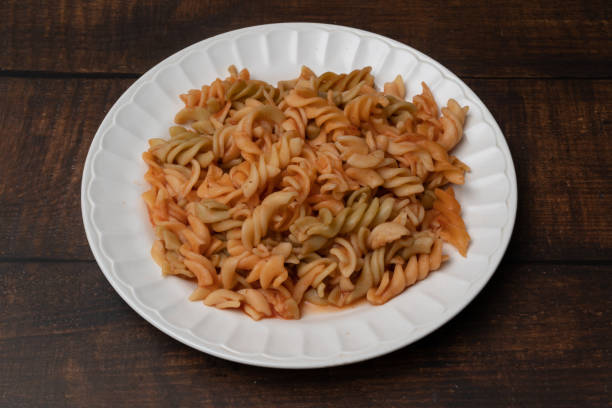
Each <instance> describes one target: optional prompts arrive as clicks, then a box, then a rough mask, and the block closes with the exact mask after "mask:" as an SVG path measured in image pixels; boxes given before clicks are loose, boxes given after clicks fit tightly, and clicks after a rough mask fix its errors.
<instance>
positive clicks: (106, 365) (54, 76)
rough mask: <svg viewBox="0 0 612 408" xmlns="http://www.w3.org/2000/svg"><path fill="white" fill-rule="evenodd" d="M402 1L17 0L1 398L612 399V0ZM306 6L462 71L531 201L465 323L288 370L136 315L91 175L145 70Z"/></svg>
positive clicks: (3, 238)
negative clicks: (357, 355)
mask: <svg viewBox="0 0 612 408" xmlns="http://www.w3.org/2000/svg"><path fill="white" fill-rule="evenodd" d="M398 3H399V4H393V3H392V2H387V3H378V2H362V1H355V2H351V4H350V6H349V5H347V3H346V2H342V1H335V0H328V1H326V2H315V1H302V2H297V1H285V2H281V1H261V2H237V1H226V2H222V1H212V2H200V1H182V2H133V3H129V4H128V2H120V1H108V2H102V1H95V2H84V1H74V2H47V4H41V2H33V1H21V2H15V1H8V2H2V3H0V15H2V16H3V23H2V24H1V25H0V96H1V97H0V406H1V407H5V406H6V407H13V406H25V407H30V406H45V407H46V406H79V407H80V406H159V407H169V406H189V405H199V406H219V407H221V406H237V407H252V406H253V407H258V406H296V407H322V406H329V407H344V406H346V407H370V406H385V407H400V406H449V407H451V406H452V407H474V406H504V407H505V406H508V407H523V406H525V407H538V406H539V407H548V406H555V407H557V406H563V407H575V406H582V407H587V406H612V386H610V385H609V384H612V341H611V340H610V339H611V338H612V319H611V318H610V312H611V311H612V295H611V291H612V287H611V281H612V275H611V274H612V217H611V215H610V214H611V213H612V204H611V202H612V177H611V174H612V147H611V145H612V109H611V108H610V102H611V101H612V75H611V74H612V27H611V22H610V18H611V13H612V6H610V4H609V2H604V1H593V2H586V1H584V2H568V3H567V4H565V5H559V4H557V3H553V2H510V1H504V2H500V3H496V4H495V5H493V3H492V2H485V1H472V2H457V1H450V2H431V1H430V2H398ZM383 4H386V5H383ZM296 20H302V21H313V22H328V23H335V24H342V25H348V26H353V27H357V28H362V29H366V30H370V31H374V32H377V33H380V34H382V35H386V36H389V37H391V38H394V39H396V40H399V41H402V42H404V43H406V44H409V45H411V46H413V47H415V48H417V49H419V50H421V51H423V52H425V53H427V54H429V55H430V56H432V57H433V58H435V59H437V60H438V61H440V62H441V63H442V64H444V65H446V66H447V67H448V68H449V69H451V70H452V71H453V72H455V73H457V74H458V75H459V76H461V77H462V78H463V79H464V80H465V81H466V83H467V84H468V85H469V86H470V87H472V89H473V90H474V91H475V92H476V93H477V94H478V95H479V96H480V98H481V99H482V100H483V102H484V103H485V104H486V105H487V106H488V107H489V109H490V110H491V112H492V113H493V115H494V117H495V118H496V119H497V121H498V123H499V124H500V127H501V128H502V130H503V132H504V134H505V136H506V139H507V140H508V143H509V145H510V150H511V152H512V156H513V159H514V162H515V166H516V170H517V178H518V191H519V206H518V214H517V223H516V227H515V230H514V235H513V238H512V241H511V244H510V247H509V249H508V252H507V253H506V256H505V257H504V260H503V261H502V264H501V265H500V267H499V269H498V271H497V272H496V274H495V275H494V277H493V279H492V280H491V282H490V283H489V284H488V285H487V286H486V287H485V289H484V290H483V292H482V293H481V294H480V295H479V296H478V297H477V298H476V299H475V300H474V302H472V303H471V304H470V305H469V306H468V307H467V308H466V309H465V310H464V311H463V312H461V313H460V314H459V315H458V316H457V317H456V318H454V319H453V320H451V321H450V322H449V323H448V324H447V325H445V326H444V327H442V328H441V329H439V330H437V331H436V332H434V333H433V334H431V335H429V336H427V337H426V338H424V339H422V340H420V341H418V342H417V343H415V344H413V345H410V346H408V347H405V348H403V349H401V350H399V351H397V352H395V353H392V354H390V355H387V356H383V357H380V358H377V359H374V360H371V361H367V362H363V363H359V364H353V365H349V366H345V367H338V368H328V369H318V370H302V371H287V370H273V369H263V368H256V367H249V366H244V365H240V364H236V363H231V362H227V361H224V360H221V359H218V358H215V357H211V356H208V355H206V354H203V353H200V352H197V351H195V350H192V349H190V348H188V347H186V346H184V345H182V344H180V343H178V342H176V341H175V340H173V339H171V338H170V337H168V336H166V335H164V334H163V333H161V332H159V331H158V330H156V329H155V328H153V327H152V326H150V325H149V324H148V323H146V322H145V321H144V320H143V319H141V318H140V317H139V316H138V315H137V314H136V313H134V312H133V311H132V310H131V309H130V308H129V307H128V306H127V305H126V304H125V303H124V302H123V301H122V300H121V298H120V297H119V296H118V295H117V294H116V293H115V292H114V291H113V290H112V288H111V287H110V285H109V284H108V283H107V281H106V280H105V278H104V277H103V275H102V273H101V271H100V270H99V268H98V266H97V264H96V263H95V261H94V260H93V256H92V254H91V252H90V250H89V247H88V245H87V241H86V239H85V234H84V231H83V225H82V221H81V214H80V183H81V172H82V169H83V164H84V160H85V156H86V154H87V150H88V148H89V144H90V142H91V140H92V138H93V135H94V133H95V131H96V129H97V127H98V126H99V124H100V122H101V121H102V119H103V118H104V116H105V114H106V112H107V111H108V109H110V107H111V106H112V104H113V103H114V101H115V100H116V99H117V98H118V97H119V96H120V95H121V93H122V92H124V91H125V89H127V87H129V85H130V84H131V83H132V82H133V81H134V80H135V79H136V78H137V77H138V76H139V75H140V74H142V73H143V72H144V71H146V70H147V69H149V68H150V67H152V66H153V65H155V64H156V63H157V62H159V61H160V60H161V59H163V58H165V57H166V56H168V55H170V54H171V53H173V52H175V51H178V50H179V49H181V48H183V47H185V46H187V45H189V44H191V43H193V42H196V41H199V40H202V39H204V38H207V37H209V36H212V35H215V34H218V33H222V32H225V31H228V30H231V29H235V28H240V27H246V26H250V25H256V24H264V23H273V22H282V21H296Z"/></svg>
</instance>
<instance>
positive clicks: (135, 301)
mask: <svg viewBox="0 0 612 408" xmlns="http://www.w3.org/2000/svg"><path fill="white" fill-rule="evenodd" d="M231 64H235V65H236V66H237V67H238V68H239V69H240V68H243V67H246V68H248V69H249V70H250V72H251V76H252V77H253V78H257V79H262V80H265V81H269V82H272V83H274V84H275V83H276V82H277V81H278V80H280V79H290V78H294V77H296V76H297V75H298V73H299V69H300V67H301V66H302V65H307V66H309V67H310V68H312V69H313V70H314V71H315V72H317V73H322V72H324V71H335V72H348V71H351V70H352V69H355V68H359V67H363V66H366V65H370V66H372V67H373V72H372V73H373V74H374V76H375V78H376V84H377V85H378V86H381V85H382V83H383V82H385V81H390V80H392V79H393V78H394V77H395V76H396V75H397V74H401V75H402V76H403V77H404V78H405V79H406V85H407V89H408V96H409V97H410V98H411V97H412V96H413V95H414V94H416V93H419V92H420V89H421V88H420V82H421V81H425V82H427V84H428V85H429V86H430V88H431V89H432V91H433V93H434V96H435V98H436V100H437V101H438V103H439V104H440V105H443V104H446V101H447V100H448V98H455V99H456V100H457V101H458V102H459V103H460V104H461V105H468V106H469V107H470V111H469V115H468V120H467V122H466V128H465V136H464V139H463V141H462V142H461V143H460V145H459V146H458V147H457V148H456V150H455V151H454V154H455V155H457V156H458V157H459V158H460V159H461V160H463V161H464V162H466V163H467V164H468V165H469V166H470V167H471V168H472V172H471V173H469V174H468V175H467V181H466V185H465V186H463V187H459V188H457V189H456V192H457V196H458V199H459V201H460V203H461V205H462V206H463V217H464V219H465V222H466V224H467V227H468V232H469V234H470V235H471V236H472V240H473V241H472V243H471V245H470V248H469V253H468V257H467V258H465V259H464V258H462V257H461V256H459V255H458V254H457V253H456V252H455V250H454V249H452V248H451V247H450V245H445V252H446V253H448V254H449V255H450V261H449V262H447V263H446V264H445V265H444V267H443V268H442V269H441V270H440V271H437V272H435V273H433V274H432V275H430V277H428V278H427V279H425V280H424V281H422V282H420V283H418V284H417V285H415V286H413V287H411V288H409V289H408V290H406V291H405V292H404V293H403V294H402V295H400V296H398V297H396V298H394V299H392V300H391V301H389V302H388V303H386V304H385V305H382V306H377V307H373V306H370V305H368V304H361V305H359V306H356V307H353V308H348V309H344V310H341V311H338V312H334V313H307V314H306V315H305V316H304V317H303V318H302V319H301V320H297V321H285V320H281V319H266V320H262V321H259V322H254V321H252V320H251V319H250V318H249V317H247V316H245V315H243V314H241V313H239V312H232V311H227V310H225V311H224V310H217V309H214V308H209V307H205V306H204V305H202V303H201V302H196V303H192V302H189V300H188V299H187V297H188V296H189V294H190V292H191V290H192V289H193V284H191V283H190V282H186V281H184V280H181V279H179V278H174V277H172V278H163V277H162V276H161V273H160V270H159V267H158V266H157V265H156V264H155V263H154V262H153V261H152V259H151V257H150V255H149V251H150V248H151V244H152V242H153V230H152V228H151V226H150V225H149V222H148V219H147V213H146V209H145V206H144V203H143V201H142V199H141V197H140V194H141V193H142V192H143V191H145V189H146V188H147V186H146V184H145V182H144V181H143V175H144V172H145V170H146V168H145V164H144V163H143V162H142V160H141V154H142V152H143V151H145V150H146V149H147V147H148V145H147V140H148V139H150V138H152V137H166V136H167V131H168V127H169V126H171V125H172V119H173V117H174V114H175V113H176V112H177V111H178V110H179V109H180V107H181V102H180V100H179V98H178V95H179V94H180V93H183V92H185V91H187V90H189V89H191V88H199V87H200V86H201V85H203V84H205V83H210V82H211V81H213V80H214V79H215V78H217V77H226V76H227V67H228V66H229V65H231ZM516 199H517V192H516V176H515V173H514V166H513V163H512V158H511V157H510V152H509V150H508V146H507V144H506V141H505V140H504V136H503V134H502V132H501V130H500V129H499V127H498V125H497V123H496V122H495V119H493V117H492V116H491V113H490V112H489V111H488V109H487V108H486V107H485V106H484V104H483V103H482V102H481V101H480V99H478V97H477V96H476V95H475V94H474V92H472V91H471V90H470V89H469V88H468V87H467V86H466V85H465V84H464V83H463V82H462V81H461V80H460V79H459V78H457V77H456V76H455V75H453V74H452V73H451V72H450V71H449V70H447V69H446V68H444V67H443V66H442V65H440V64H439V63H437V62H436V61H434V60H432V59H431V58H429V57H427V56H426V55H424V54H422V53H421V52H419V51H416V50H414V49H412V48H410V47H408V46H406V45H404V44H401V43H399V42H397V41H393V40H390V39H388V38H385V37H382V36H380V35H377V34H372V33H369V32H365V31H361V30H356V29H353V28H347V27H340V26H333V25H324V24H306V23H288V24H272V25H264V26H258V27H249V28H245V29H242V30H237V31H232V32H228V33H225V34H221V35H218V36H216V37H213V38H209V39H207V40H204V41H202V42H199V43H197V44H194V45H192V46H190V47H188V48H185V49H184V50H182V51H179V52H178V53H176V54H174V55H173V56H171V57H169V58H167V59H166V60H164V61H162V62H161V63H159V64H157V65H156V66H155V67H154V68H152V69H151V70H149V71H148V72H147V73H146V74H144V75H143V76H142V77H141V78H140V79H138V80H137V81H136V82H135V83H134V84H133V85H132V86H131V87H130V88H129V89H128V90H127V91H126V92H125V93H124V94H123V95H122V96H121V97H120V98H119V100H118V101H117V102H116V103H115V105H114V106H113V107H112V109H111V110H110V111H109V113H108V115H106V118H105V119H104V121H103V122H102V124H101V125H100V128H99V129H98V131H97V133H96V135H95V137H94V140H93V142H92V144H91V147H90V149H89V154H88V155H87V160H86V162H85V169H84V171H83V181H82V190H81V201H82V211H83V222H84V224H85V231H86V233H87V239H88V240H89V245H90V247H91V250H92V252H93V254H94V256H95V258H96V260H97V261H98V264H99V265H100V268H101V269H102V271H103V272H104V275H105V276H106V278H107V279H108V281H109V282H110V283H111V285H112V286H113V288H115V290H116V291H117V293H119V295H120V296H121V297H122V298H123V299H124V300H125V301H126V302H127V303H128V304H129V305H130V306H131V307H132V308H133V309H134V310H135V311H136V312H138V313H139V314H140V315H141V316H142V317H144V318H145V319H146V320H147V321H149V322H150V323H151V324H153V325H154V326H155V327H157V328H158V329H160V330H161V331H163V332H164V333H166V334H168V335H169V336H172V337H174V338H175V339H177V340H179V341H181V342H183V343H185V344H187V345H189V346H191V347H193V348H196V349H198V350H201V351H204V352H206V353H209V354H212V355H215V356H218V357H221V358H225V359H228V360H233V361H238V362H242V363H247V364H253V365H259V366H268V367H285V368H306V367H325V366H334V365H340V364H347V363H351V362H356V361H360V360H365V359H368V358H372V357H375V356H379V355H381V354H385V353H388V352H390V351H393V350H396V349H398V348H400V347H403V346H406V345H407V344H410V343H412V342H414V341H416V340H418V339H420V338H421V337H423V336H425V335H426V334H428V333H431V332H432V331H433V330H435V329H436V328H438V327H440V326H441V325H442V324H444V323H445V322H446V321H448V320H449V319H450V318H452V317H453V316H454V315H456V314H457V313H458V312H459V311H460V310H461V309H463V308H464V307H465V306H466V305H467V304H468V303H469V302H470V301H471V300H472V299H473V298H474V297H475V296H476V295H477V294H478V292H479V291H480V290H481V289H482V288H483V286H484V285H485V284H486V283H487V281H488V280H489V278H490V277H491V275H492V274H493V272H494V271H495V268H496V267H497V265H498V264H499V261H500V260H501V258H502V255H503V253H504V251H505V249H506V247H507V245H508V241H509V240H510V235H511V233H512V228H513V226H514V218H515V214H516Z"/></svg>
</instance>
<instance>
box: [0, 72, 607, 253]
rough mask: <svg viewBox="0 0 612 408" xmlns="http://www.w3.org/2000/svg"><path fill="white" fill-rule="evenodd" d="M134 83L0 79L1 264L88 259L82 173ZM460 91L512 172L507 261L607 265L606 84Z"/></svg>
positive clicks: (501, 83) (481, 85)
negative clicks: (486, 118)
mask: <svg viewBox="0 0 612 408" xmlns="http://www.w3.org/2000/svg"><path fill="white" fill-rule="evenodd" d="M131 82H132V80H131V79H122V80H117V79H61V78H60V79H23V78H0V94H3V95H6V97H5V98H2V99H1V100H0V125H1V126H0V129H2V140H3V142H2V143H3V144H2V149H1V150H0V174H2V178H0V258H1V259H24V258H26V259H80V260H90V259H93V258H92V256H91V253H90V251H89V248H88V245H87V241H86V239H85V235H84V231H83V226H82V222H81V212H80V200H79V196H80V183H81V174H82V168H83V164H84V161H85V156H86V154H87V150H88V148H89V144H90V142H91V140H92V138H93V135H94V133H95V131H96V129H97V127H98V125H99V123H100V122H101V121H102V119H103V117H104V115H105V113H106V112H107V111H108V109H109V108H110V106H111V105H112V103H113V102H114V101H115V100H116V99H117V98H118V97H119V95H120V94H121V93H122V92H123V91H124V90H125V89H126V88H127V87H128V86H129V85H130V84H131ZM468 84H469V85H470V86H472V87H473V89H474V90H475V91H476V92H477V94H478V95H480V96H481V97H482V99H483V101H484V102H485V104H486V105H487V106H488V107H489V108H490V109H491V110H492V112H493V115H494V116H495V118H496V119H497V121H498V122H499V124H500V126H501V128H502V130H503V131H504V133H505V135H506V138H507V140H508V142H509V145H510V149H511V152H512V155H513V158H514V162H515V165H516V169H517V176H518V185H519V207H518V208H519V210H518V218H517V223H516V228H515V232H514V239H513V240H512V243H511V247H510V251H509V252H508V254H507V258H508V259H510V260H514V261H530V260H536V261H550V260H558V261H563V260H574V261H575V260H591V261H594V260H610V255H611V254H612V220H611V219H610V216H609V209H610V205H609V203H610V201H611V200H612V179H611V178H610V174H612V162H611V161H610V160H609V158H610V157H611V156H612V144H610V140H612V139H611V138H612V129H611V120H612V112H611V111H610V106H609V101H610V100H612V86H611V85H612V81H608V80H599V81H593V80H574V81H567V80H508V79H503V80H469V81H468ZM168 116H169V117H171V116H172V113H171V112H169V113H168ZM144 148H145V146H143V149H144Z"/></svg>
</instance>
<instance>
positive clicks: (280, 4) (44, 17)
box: [0, 0, 612, 78]
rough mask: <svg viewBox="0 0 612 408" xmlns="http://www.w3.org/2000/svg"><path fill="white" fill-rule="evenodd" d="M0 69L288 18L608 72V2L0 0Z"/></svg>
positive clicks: (507, 66)
mask: <svg viewBox="0 0 612 408" xmlns="http://www.w3.org/2000/svg"><path fill="white" fill-rule="evenodd" d="M0 15H2V16H3V17H4V18H3V24H1V25H0V70H12V71H59V72H77V73H91V72H95V73H98V72H104V73H108V72H112V73H142V72H144V71H146V70H147V69H149V68H150V67H151V66H153V65H154V64H155V63H157V62H158V61H161V60H162V59H163V58H165V57H167V56H168V55H170V54H172V53H174V52H176V51H178V50H180V49H182V48H183V47H185V46H187V45H190V44H192V43H195V42H198V41H201V40H203V39H205V38H208V37H211V36H214V35H217V34H220V33H223V32H227V31H230V30H234V29H238V28H243V27H247V26H252V25H258V24H266V23H279V22H287V21H296V20H299V21H309V22H322V23H333V24H340V25H346V26H352V27H356V28H361V29H364V30H368V31H372V32H375V33H378V34H382V35H385V36H388V37H391V38H393V39H395V40H398V41H401V42H403V43H405V44H408V45H411V46H413V47H415V48H417V49H419V50H421V51H423V52H425V53H426V54H428V55H430V56H431V57H433V58H435V59H437V60H438V61H440V62H441V63H442V64H444V65H446V66H447V67H449V68H450V69H451V70H452V71H454V72H456V73H457V74H459V75H460V76H472V77H589V78H593V77H606V78H609V77H610V72H611V71H610V61H611V58H612V40H611V39H612V26H611V25H610V17H611V15H612V7H611V5H610V2H609V1H604V0H598V1H589V2H566V3H565V4H563V6H560V5H559V4H558V2H553V1H537V2H526V1H525V2H515V1H509V0H504V1H500V2H495V6H492V5H491V2H490V1H482V0H479V1H470V2H459V1H450V2H448V1H427V2H407V1H401V2H394V3H393V5H388V6H381V4H380V3H378V2H374V1H356V2H351V4H350V6H347V4H346V3H345V2H339V1H338V2H334V1H315V0H306V1H298V0H289V1H287V0H265V1H247V2H240V1H236V0H232V1H225V0H216V1H198V0H184V1H168V2H141V1H139V2H125V1H120V0H113V1H107V2H100V1H97V2H91V1H83V0H79V1H71V2H46V3H45V4H44V6H43V5H41V4H40V2H37V1H34V0H25V1H14V0H11V1H4V2H2V3H0Z"/></svg>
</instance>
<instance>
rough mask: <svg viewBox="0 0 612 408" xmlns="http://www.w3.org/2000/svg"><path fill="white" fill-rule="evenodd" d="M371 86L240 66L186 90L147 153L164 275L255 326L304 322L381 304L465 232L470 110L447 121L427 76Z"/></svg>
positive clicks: (360, 75)
mask: <svg viewBox="0 0 612 408" xmlns="http://www.w3.org/2000/svg"><path fill="white" fill-rule="evenodd" d="M422 86H423V90H422V93H421V94H419V95H417V96H415V97H414V98H413V101H412V103H411V102H407V101H405V95H406V89H405V86H404V81H403V79H402V78H401V77H400V76H398V77H397V78H396V79H395V80H394V81H392V82H389V83H386V84H384V88H383V90H382V92H380V91H377V90H376V89H375V87H374V77H373V76H372V74H371V68H370V67H366V68H364V69H359V70H355V71H353V72H350V73H348V74H337V73H333V72H326V73H324V74H322V75H320V76H317V75H315V73H314V72H313V71H311V70H310V69H308V68H306V67H304V68H302V70H301V73H300V75H299V77H298V78H296V79H293V80H289V81H281V82H279V83H278V85H277V86H276V87H274V86H272V85H270V84H268V83H266V82H262V81H258V80H254V79H251V78H250V74H249V72H248V71H247V70H246V69H243V70H241V71H240V72H238V71H237V69H236V68H235V67H233V66H232V67H230V68H229V76H228V77H227V78H225V79H223V80H221V79H217V80H215V81H214V82H213V83H211V84H210V85H205V86H203V87H202V88H201V89H194V90H190V91H189V92H188V93H186V94H183V95H181V96H180V98H181V99H182V101H183V102H184V103H185V107H184V108H183V109H182V110H180V111H179V112H178V114H177V115H176V117H175V122H176V124H177V126H173V127H171V128H170V138H169V139H159V138H157V139H151V140H150V141H149V145H150V147H149V150H148V151H147V152H145V153H144V154H143V158H144V161H145V162H146V163H147V164H148V167H149V168H148V171H147V173H146V176H145V179H146V181H148V182H149V183H150V185H151V189H150V190H149V191H147V192H146V193H144V194H143V198H144V201H145V202H146V205H147V208H148V211H149V217H150V220H151V223H152V225H153V226H154V228H155V234H156V237H157V239H156V241H155V243H154V244H153V248H152V250H151V254H152V257H153V258H154V260H155V261H156V262H157V264H159V265H160V266H161V270H162V273H163V274H164V275H177V276H180V277H183V278H187V279H192V280H195V281H196V282H197V288H196V289H195V291H194V292H193V293H192V294H191V296H190V299H191V300H193V301H196V300H201V301H203V302H204V304H206V305H208V306H215V307H217V308H222V309H226V308H231V309H241V310H242V311H244V312H245V313H246V314H248V315H249V316H250V317H251V318H253V319H255V320H259V319H261V318H267V317H281V318H285V319H298V318H299V317H300V312H301V307H302V305H303V303H304V302H310V303H314V304H317V305H329V306H337V307H342V306H345V305H349V304H352V303H354V302H357V301H359V300H360V299H367V301H368V302H370V303H371V304H374V305H380V304H383V303H385V302H387V301H388V300H389V299H391V298H393V297H394V296H397V295H398V294H400V293H402V292H403V291H404V290H405V289H406V288H407V287H409V286H411V285H413V284H414V283H415V282H417V281H419V280H421V279H424V278H425V277H427V276H428V274H429V273H430V272H432V271H435V270H436V269H438V268H440V265H441V264H442V263H443V262H444V261H445V260H447V256H445V255H443V254H442V246H443V241H445V242H448V243H450V244H452V245H453V246H454V247H456V248H457V250H458V251H459V252H460V253H461V254H462V255H463V256H465V255H466V251H467V247H468V244H469V241H470V237H469V235H468V233H467V231H466V227H465V224H464V222H463V220H462V218H461V216H460V211H461V207H460V205H459V203H458V202H457V200H456V199H455V194H454V192H453V189H452V188H451V187H450V184H463V183H464V179H465V172H466V171H468V170H469V169H468V167H467V166H466V165H465V164H464V163H462V162H461V161H459V159H457V158H456V157H454V156H452V155H449V151H450V150H452V149H453V147H454V146H455V145H456V144H457V143H458V142H459V141H460V140H461V138H462V134H463V126H464V122H465V119H466V114H467V111H468V108H467V107H461V106H460V105H459V104H458V103H457V102H456V101H455V100H453V99H451V100H449V101H448V104H447V106H446V107H443V108H442V109H441V112H439V109H438V106H437V104H436V101H435V100H434V97H433V95H432V93H431V91H430V90H429V88H428V87H427V85H426V84H424V83H423V85H422Z"/></svg>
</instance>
